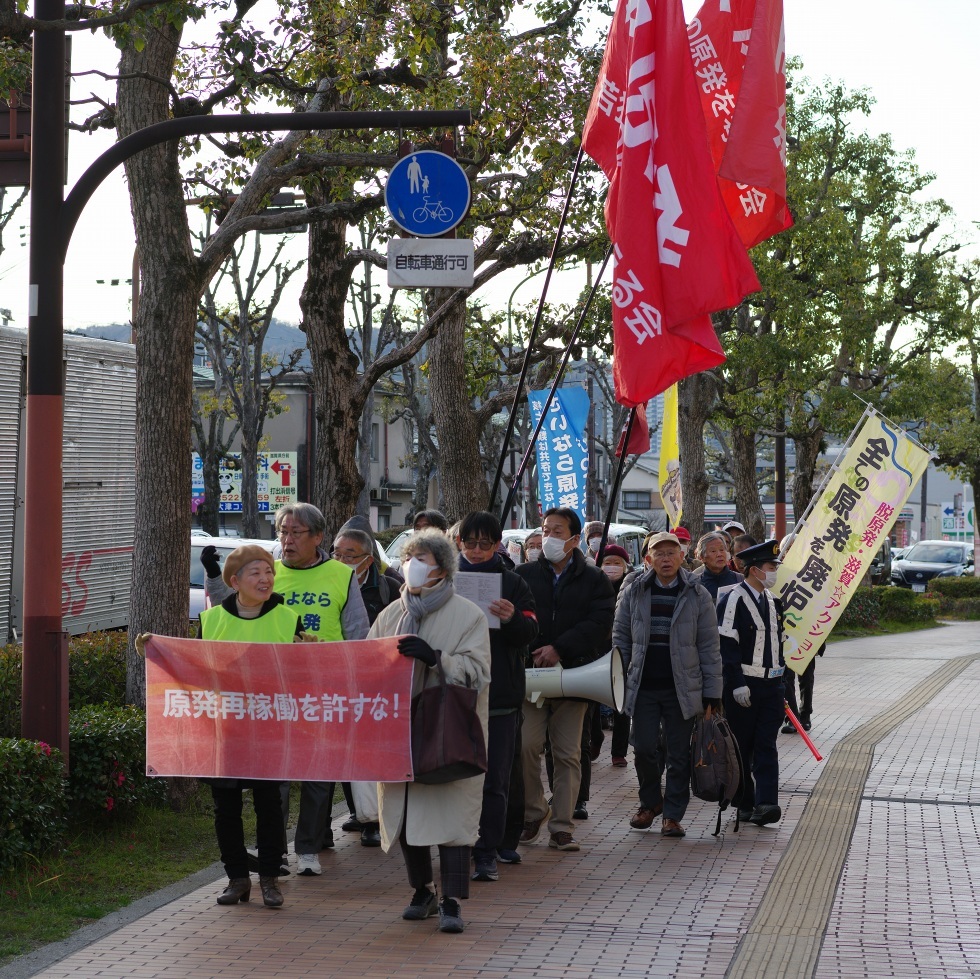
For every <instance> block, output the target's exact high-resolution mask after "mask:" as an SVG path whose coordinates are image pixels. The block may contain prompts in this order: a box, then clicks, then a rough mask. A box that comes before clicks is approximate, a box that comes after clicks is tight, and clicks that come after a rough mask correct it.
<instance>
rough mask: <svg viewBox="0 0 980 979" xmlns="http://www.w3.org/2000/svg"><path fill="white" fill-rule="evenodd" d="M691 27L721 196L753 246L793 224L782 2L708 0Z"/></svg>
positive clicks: (698, 77)
mask: <svg viewBox="0 0 980 979" xmlns="http://www.w3.org/2000/svg"><path fill="white" fill-rule="evenodd" d="M687 31H688V42H689V44H690V50H691V60H692V62H693V63H694V74H695V77H696V78H697V85H698V91H699V94H700V97H701V108H702V111H703V112H704V118H705V122H706V124H707V127H708V141H709V143H710V145H711V157H712V160H713V161H714V164H715V168H716V170H717V171H718V175H719V177H718V179H719V184H720V186H721V191H722V195H723V197H724V199H725V204H726V206H727V207H728V212H729V214H731V216H732V220H733V221H734V222H735V226H736V227H737V228H738V232H739V235H740V236H741V238H742V241H743V242H744V243H745V246H746V247H747V248H751V247H752V246H753V245H757V244H759V242H761V241H765V240H766V239H767V238H771V237H772V236H773V235H775V234H779V232H780V231H785V230H786V229H787V228H790V227H792V225H793V218H792V215H791V214H790V212H789V208H788V207H787V206H786V46H785V34H784V30H783V3H782V0H705V3H704V5H703V6H702V7H701V9H700V11H698V15H697V17H695V18H694V20H692V21H691V23H690V24H689V25H688V28H687Z"/></svg>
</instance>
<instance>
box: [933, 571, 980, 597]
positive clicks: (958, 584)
mask: <svg viewBox="0 0 980 979" xmlns="http://www.w3.org/2000/svg"><path fill="white" fill-rule="evenodd" d="M926 591H928V592H931V593H938V594H940V595H942V596H943V597H944V598H950V599H956V598H980V578H975V577H973V576H972V575H967V576H965V577H963V578H933V579H932V581H930V582H929V583H928V584H927V585H926Z"/></svg>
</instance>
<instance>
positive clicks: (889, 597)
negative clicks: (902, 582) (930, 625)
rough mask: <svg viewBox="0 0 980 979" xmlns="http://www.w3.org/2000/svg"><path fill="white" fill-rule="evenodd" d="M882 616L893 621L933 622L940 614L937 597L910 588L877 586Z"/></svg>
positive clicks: (876, 590)
mask: <svg viewBox="0 0 980 979" xmlns="http://www.w3.org/2000/svg"><path fill="white" fill-rule="evenodd" d="M875 592H876V593H877V595H878V602H879V605H880V608H881V618H882V619H887V620H889V621H891V622H931V621H932V620H933V619H935V617H936V615H938V613H939V610H940V604H941V603H940V602H939V599H937V598H930V597H927V596H925V595H919V594H916V593H915V592H913V591H910V590H909V589H908V588H889V587H887V586H885V587H881V588H876V589H875Z"/></svg>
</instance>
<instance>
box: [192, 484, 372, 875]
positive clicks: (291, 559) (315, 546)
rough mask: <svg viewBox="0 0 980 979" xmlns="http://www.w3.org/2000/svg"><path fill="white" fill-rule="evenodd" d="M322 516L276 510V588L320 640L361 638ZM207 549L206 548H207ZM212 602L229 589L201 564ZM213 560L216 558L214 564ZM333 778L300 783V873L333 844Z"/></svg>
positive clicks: (299, 506) (362, 617) (358, 614)
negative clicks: (325, 544) (279, 551)
mask: <svg viewBox="0 0 980 979" xmlns="http://www.w3.org/2000/svg"><path fill="white" fill-rule="evenodd" d="M326 527H327V525H326V521H325V520H324V518H323V514H322V513H321V512H320V511H319V510H318V509H317V508H316V507H315V506H313V504H312V503H292V504H290V505H289V506H284V507H283V508H282V509H281V510H279V511H278V512H277V513H276V533H277V535H278V537H279V543H280V544H281V545H282V557H281V558H280V559H279V560H277V561H276V562H275V569H276V591H277V592H278V593H279V594H281V595H282V596H283V598H284V599H285V602H286V606H287V607H288V608H292V609H295V611H296V613H297V615H298V616H299V618H300V621H301V622H302V623H303V628H304V629H305V630H306V632H308V633H312V634H313V635H315V636H316V637H317V638H318V639H320V640H321V641H326V642H334V641H337V640H341V639H365V638H366V637H367V634H368V629H369V624H368V616H367V611H366V610H365V608H364V602H363V601H362V600H361V590H360V586H359V584H358V581H357V576H356V575H355V574H354V572H353V569H351V568H349V567H348V566H347V565H345V564H342V563H341V562H340V561H334V560H332V559H331V558H330V556H329V555H328V554H327V551H326V549H325V548H324V547H323V538H324V534H325V533H326ZM205 551H207V548H205ZM201 563H202V564H204V566H205V568H206V569H207V572H208V578H207V582H206V587H207V592H208V596H209V597H210V599H211V601H212V603H217V602H221V601H222V600H223V599H224V598H226V597H227V595H228V592H229V589H228V588H227V586H226V585H224V583H223V582H222V580H221V577H220V574H221V572H220V569H219V570H218V571H217V575H214V574H213V573H212V568H211V567H209V565H208V564H206V563H205V556H204V552H202V554H201ZM214 563H215V564H216V563H217V561H215V562H214ZM333 791H334V783H333V782H303V783H302V787H301V791H300V801H299V816H298V818H297V820H296V856H297V859H298V861H299V873H300V874H301V875H303V876H304V877H309V876H312V875H314V874H319V873H320V872H321V871H320V860H319V857H318V856H317V854H318V853H319V851H320V850H321V849H324V848H325V847H331V846H333V837H332V835H331V832H330V814H331V810H332V807H333Z"/></svg>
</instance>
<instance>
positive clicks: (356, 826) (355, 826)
mask: <svg viewBox="0 0 980 979" xmlns="http://www.w3.org/2000/svg"><path fill="white" fill-rule="evenodd" d="M340 828H341V829H342V830H343V831H344V832H345V833H360V831H361V830H362V829H363V828H364V827H363V826H362V825H361V823H360V821H359V820H358V818H357V816H351V817H350V819H348V820H346V821H345V822H344V825H343V826H341V827H340Z"/></svg>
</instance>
